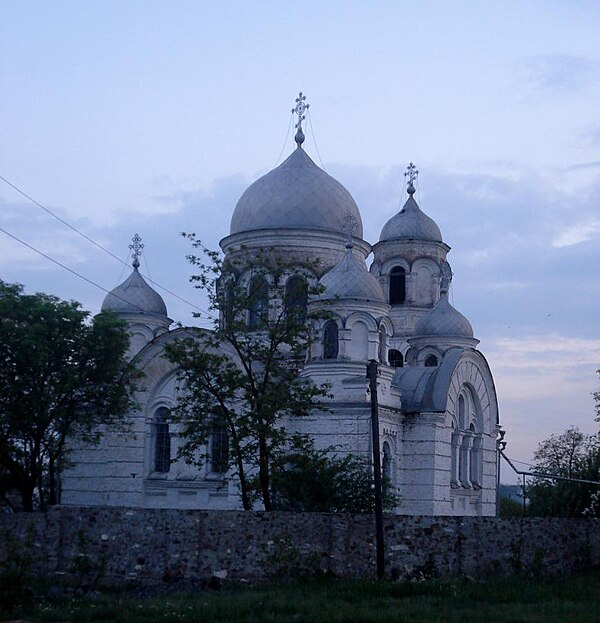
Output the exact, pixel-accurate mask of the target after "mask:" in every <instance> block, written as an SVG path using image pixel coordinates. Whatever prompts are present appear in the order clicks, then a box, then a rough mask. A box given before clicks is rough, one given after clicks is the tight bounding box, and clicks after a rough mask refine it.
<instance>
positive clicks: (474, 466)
mask: <svg viewBox="0 0 600 623" xmlns="http://www.w3.org/2000/svg"><path fill="white" fill-rule="evenodd" d="M469 430H470V431H471V433H472V434H473V435H474V437H473V443H472V444H471V456H470V461H469V469H470V470H471V473H470V480H471V485H472V486H473V487H474V488H475V489H480V488H481V471H482V468H483V465H482V458H481V441H482V440H481V435H478V434H477V432H476V431H475V425H474V424H471V426H469Z"/></svg>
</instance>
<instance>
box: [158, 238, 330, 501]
mask: <svg viewBox="0 0 600 623" xmlns="http://www.w3.org/2000/svg"><path fill="white" fill-rule="evenodd" d="M187 237H188V238H189V239H190V240H191V242H192V244H193V246H194V248H195V249H198V250H199V251H200V256H197V255H191V256H189V257H188V259H189V260H190V262H191V263H192V264H193V265H194V266H195V267H196V269H197V270H198V274H196V275H195V276H194V277H192V282H193V283H194V285H195V286H196V287H197V288H200V289H202V290H204V291H205V292H206V293H207V295H208V299H209V309H210V311H211V312H212V314H213V316H214V326H213V330H212V331H198V332H197V333H196V335H195V336H193V337H188V338H186V339H182V340H178V341H177V342H175V343H173V344H170V345H168V346H167V347H166V356H167V358H168V359H169V360H170V361H171V362H172V363H173V364H175V365H176V366H178V370H179V372H178V379H179V388H180V398H179V400H178V404H177V406H176V408H175V409H174V410H173V419H174V420H175V421H176V422H179V423H180V424H181V426H182V433H181V435H182V438H183V440H184V442H183V445H182V447H181V449H180V451H179V456H183V457H184V458H185V459H186V461H187V462H189V463H192V464H196V465H201V464H202V463H204V462H205V461H206V460H207V458H208V457H207V455H206V452H203V449H204V448H206V447H207V444H208V442H209V440H210V437H211V434H213V433H214V432H215V430H218V429H221V430H222V429H223V428H224V429H225V430H226V431H227V433H228V436H229V441H230V450H231V451H230V452H229V463H230V465H231V467H232V469H233V471H234V473H235V474H236V475H237V477H238V481H239V486H240V493H241V500H242V505H243V507H244V508H245V509H250V508H252V504H253V502H254V500H255V499H256V497H259V498H260V499H261V500H262V504H263V505H264V508H265V510H271V509H272V508H273V503H272V499H271V475H272V465H273V462H274V461H276V460H277V459H278V457H279V456H281V455H282V454H283V453H285V451H286V448H287V447H288V444H289V435H288V433H287V432H286V430H285V428H284V421H285V420H286V419H287V418H293V417H303V416H306V415H309V414H310V413H312V412H314V410H315V409H323V408H324V407H323V404H322V401H321V399H322V398H323V397H325V396H326V395H327V387H325V386H320V387H317V386H316V385H314V384H313V383H311V382H309V381H308V380H307V379H303V378H301V377H300V376H299V374H298V372H299V366H300V364H301V362H303V361H304V359H305V357H306V352H307V349H308V347H309V345H310V342H311V339H312V332H311V323H312V320H313V318H314V316H310V315H309V314H308V313H307V311H306V301H307V298H308V296H309V295H311V294H316V293H318V292H320V291H321V289H320V288H319V286H316V285H314V284H315V283H316V279H315V278H314V272H313V269H314V266H310V265H306V264H302V263H300V262H298V263H296V264H293V265H292V264H290V263H289V262H288V261H285V260H284V259H282V258H281V257H280V256H279V255H276V254H269V253H257V254H256V255H254V256H253V257H252V259H251V261H250V260H249V259H248V255H247V254H246V253H244V252H242V253H240V254H239V255H238V257H236V258H234V259H228V260H226V261H225V260H223V259H222V258H221V256H220V255H219V254H218V253H216V252H213V251H210V250H208V249H206V248H205V247H204V246H203V245H202V243H201V242H200V241H199V240H197V239H196V238H195V236H194V235H193V234H191V235H188V236H187ZM298 275H303V276H304V277H305V279H303V280H301V279H298ZM294 276H295V278H294ZM290 284H291V285H292V286H293V287H290Z"/></svg>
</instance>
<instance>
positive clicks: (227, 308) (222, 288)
mask: <svg viewBox="0 0 600 623" xmlns="http://www.w3.org/2000/svg"><path fill="white" fill-rule="evenodd" d="M217 288H218V293H219V296H220V307H221V326H222V327H223V328H225V327H227V326H228V325H229V324H230V323H231V320H232V319H233V307H234V296H235V291H234V288H235V285H234V283H233V281H232V280H231V279H227V280H226V281H224V280H223V279H222V278H220V279H219V283H218V284H217Z"/></svg>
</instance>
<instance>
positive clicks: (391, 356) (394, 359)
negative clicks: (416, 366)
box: [388, 348, 404, 368]
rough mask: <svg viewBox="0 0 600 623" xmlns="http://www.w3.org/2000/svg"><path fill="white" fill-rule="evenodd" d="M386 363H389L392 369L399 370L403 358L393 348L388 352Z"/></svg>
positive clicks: (402, 363)
mask: <svg viewBox="0 0 600 623" xmlns="http://www.w3.org/2000/svg"><path fill="white" fill-rule="evenodd" d="M388 361H389V362H390V366H392V368H401V367H402V366H403V365H404V357H403V356H402V353H401V352H400V351H399V350H396V349H395V348H390V350H389V352H388Z"/></svg>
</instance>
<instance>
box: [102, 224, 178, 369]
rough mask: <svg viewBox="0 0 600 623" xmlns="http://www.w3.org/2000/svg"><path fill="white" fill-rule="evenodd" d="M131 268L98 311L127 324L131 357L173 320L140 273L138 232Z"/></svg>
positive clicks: (140, 242) (161, 300)
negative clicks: (109, 314)
mask: <svg viewBox="0 0 600 623" xmlns="http://www.w3.org/2000/svg"><path fill="white" fill-rule="evenodd" d="M129 248H130V249H131V251H132V254H131V256H132V258H133V262H132V267H133V271H132V273H131V275H129V277H127V279H126V280H125V281H124V282H123V283H121V284H120V285H118V286H117V287H116V288H114V289H113V290H111V291H110V292H109V293H108V294H107V295H106V297H105V299H104V301H103V303H102V307H101V311H103V312H111V313H113V314H116V315H118V316H119V317H120V318H121V319H123V320H124V321H125V322H126V323H127V331H128V333H129V350H128V352H129V355H130V357H133V356H134V355H135V354H136V353H138V352H139V351H140V350H141V349H142V348H143V347H144V346H145V345H146V344H148V343H149V342H151V341H152V340H153V339H154V338H155V337H157V336H159V335H161V334H162V333H165V332H167V331H168V330H169V326H170V325H171V324H172V322H173V321H172V320H171V319H170V318H169V317H168V316H167V306H166V305H165V302H164V301H163V299H162V296H161V295H160V294H159V293H158V292H157V291H156V290H154V289H153V288H151V287H150V286H149V285H148V283H147V282H146V280H145V279H144V278H143V277H142V275H140V272H139V267H140V259H139V258H140V255H141V253H142V249H143V248H144V245H143V244H142V239H141V238H140V236H138V234H135V236H134V237H133V240H132V244H130V245H129Z"/></svg>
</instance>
